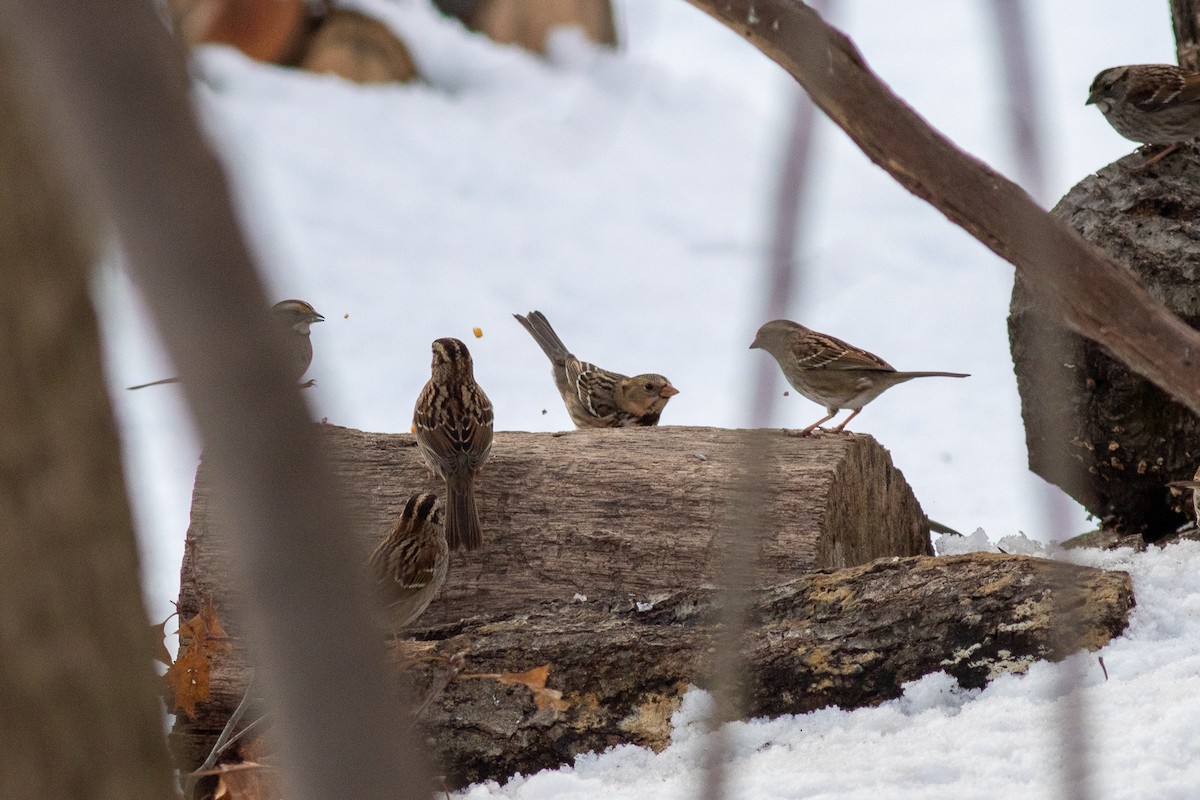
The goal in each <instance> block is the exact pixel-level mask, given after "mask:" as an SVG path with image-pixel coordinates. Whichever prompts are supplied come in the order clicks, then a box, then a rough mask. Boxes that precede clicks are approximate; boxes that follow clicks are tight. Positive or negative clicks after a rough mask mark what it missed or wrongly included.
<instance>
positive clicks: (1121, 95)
mask: <svg viewBox="0 0 1200 800" xmlns="http://www.w3.org/2000/svg"><path fill="white" fill-rule="evenodd" d="M1086 105H1095V106H1096V107H1097V108H1099V109H1100V111H1101V113H1103V114H1104V118H1105V119H1107V120H1108V123H1109V124H1110V125H1112V126H1113V128H1115V129H1116V131H1117V133H1119V134H1121V135H1122V136H1124V137H1125V138H1126V139H1132V140H1133V141H1135V142H1140V143H1142V144H1147V145H1168V147H1167V148H1166V149H1164V150H1163V151H1162V152H1160V153H1158V154H1157V155H1155V156H1153V157H1152V158H1149V159H1147V160H1146V162H1145V163H1144V164H1142V165H1141V166H1140V167H1138V169H1139V170H1141V169H1145V168H1146V167H1149V166H1150V165H1152V164H1154V163H1155V162H1157V161H1158V160H1159V159H1161V158H1163V157H1164V156H1166V155H1167V154H1168V153H1171V152H1173V151H1174V150H1175V149H1176V148H1178V146H1179V145H1180V144H1182V143H1184V142H1190V141H1193V140H1194V139H1195V138H1196V137H1197V136H1200V73H1197V72H1192V71H1191V70H1186V69H1183V68H1181V67H1177V66H1175V65H1173V64H1131V65H1127V66H1123V67H1110V68H1109V69H1106V70H1104V71H1102V72H1101V73H1100V74H1099V75H1097V76H1096V78H1095V80H1093V81H1092V86H1091V89H1090V90H1089V92H1088V99H1087V103H1086Z"/></svg>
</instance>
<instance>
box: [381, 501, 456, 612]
mask: <svg viewBox="0 0 1200 800" xmlns="http://www.w3.org/2000/svg"><path fill="white" fill-rule="evenodd" d="M437 499H438V498H437V495H436V494H415V495H413V496H412V497H410V498H408V502H407V503H405V504H404V510H403V511H401V512H400V518H399V519H397V520H396V524H395V525H393V526H392V530H391V532H390V533H388V535H387V536H385V537H383V540H382V541H381V542H380V543H379V545H378V546H377V547H376V548H375V550H374V552H372V553H371V559H370V562H369V564H370V568H371V574H372V576H373V577H374V578H375V589H376V596H377V597H378V599H379V602H380V605H381V606H382V608H383V610H384V613H385V614H386V616H387V622H388V625H389V626H390V627H391V629H392V630H393V631H398V630H401V629H402V628H407V627H408V626H409V625H411V624H412V623H413V622H415V621H416V620H417V618H418V617H420V616H421V613H422V612H424V611H425V608H426V607H427V606H428V605H429V602H430V601H431V600H433V598H434V596H435V595H437V593H438V591H439V590H440V589H441V588H442V583H444V582H445V580H446V569H447V567H448V566H449V563H450V548H449V546H448V545H447V544H446V534H445V531H444V529H443V527H442V510H441V509H440V508H438V506H437Z"/></svg>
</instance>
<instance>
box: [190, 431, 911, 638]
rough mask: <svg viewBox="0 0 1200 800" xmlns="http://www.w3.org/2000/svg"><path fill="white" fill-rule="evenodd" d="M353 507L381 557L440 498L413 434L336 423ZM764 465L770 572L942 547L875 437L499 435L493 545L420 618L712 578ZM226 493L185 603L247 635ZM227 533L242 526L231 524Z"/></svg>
mask: <svg viewBox="0 0 1200 800" xmlns="http://www.w3.org/2000/svg"><path fill="white" fill-rule="evenodd" d="M323 432H324V433H325V434H326V436H327V439H326V441H327V443H328V452H329V455H330V458H331V461H332V463H333V466H334V470H335V473H336V475H337V477H338V479H339V480H340V482H341V484H342V486H343V487H344V492H345V493H346V495H347V496H348V498H349V500H348V502H347V506H348V507H349V508H351V509H352V513H353V514H354V516H355V520H354V522H355V523H356V524H355V529H354V532H353V536H348V537H347V543H346V545H347V546H348V547H355V548H359V549H360V550H361V552H362V560H363V564H364V565H365V564H366V559H367V554H368V553H369V552H370V549H371V548H372V547H374V545H375V544H376V543H377V542H378V540H379V537H381V536H383V534H384V533H385V532H386V531H387V530H388V529H389V527H390V526H391V523H392V522H393V521H394V520H395V518H396V516H397V515H398V514H399V511H400V509H401V508H402V507H403V505H404V502H405V500H407V499H408V497H409V496H410V495H411V494H412V493H414V492H418V491H434V492H438V493H439V494H440V493H442V486H441V485H440V484H439V482H437V481H436V480H435V479H434V478H432V476H431V475H430V473H429V471H428V470H427V469H426V468H425V466H424V463H423V462H422V460H421V457H420V455H419V453H418V451H417V448H416V442H415V441H414V439H413V437H412V435H411V434H381V433H366V432H363V431H357V430H353V429H350V428H339V427H336V426H332V425H326V426H323ZM747 451H750V452H752V453H754V457H755V458H757V459H762V460H763V461H764V462H765V464H764V466H765V467H766V469H765V474H766V475H767V484H768V485H767V490H768V495H769V496H770V497H771V501H770V504H769V507H768V508H767V509H766V510H765V517H764V521H765V524H766V526H767V529H768V530H767V532H766V535H765V536H764V537H763V540H762V541H763V544H762V550H761V553H760V556H759V561H760V583H761V584H762V585H767V584H772V583H780V582H782V581H785V580H788V579H790V578H793V577H795V576H797V575H801V574H804V573H806V572H811V571H813V570H817V569H826V568H835V567H845V566H853V565H855V564H863V563H866V562H868V561H871V560H873V559H876V558H881V557H884V556H911V555H928V554H931V552H932V550H931V549H930V544H929V535H928V533H929V531H928V522H927V520H926V518H925V515H924V513H923V512H922V511H921V507H920V505H919V504H918V503H917V501H916V498H914V497H913V494H912V490H911V489H910V487H909V486H908V484H907V482H905V480H904V476H903V474H901V473H900V471H899V470H897V469H896V468H895V467H894V466H893V465H892V462H891V458H890V456H889V455H888V452H887V451H886V450H885V449H884V448H883V447H881V446H880V445H879V444H878V443H877V442H876V441H875V440H874V439H872V438H871V437H870V436H863V435H857V434H856V435H851V436H826V437H821V438H812V439H805V438H797V437H795V436H788V435H785V433H783V432H781V431H777V430H773V431H745V430H724V429H718V428H682V427H662V428H637V429H627V430H603V431H570V432H567V433H561V434H551V433H522V432H514V431H501V432H497V433H496V437H495V444H494V446H493V448H492V455H491V458H490V459H489V461H488V462H487V464H486V466H485V467H484V472H483V473H482V474H481V475H480V476H479V478H478V480H477V481H476V484H477V488H476V491H477V498H478V503H479V514H480V519H481V520H482V523H483V531H484V547H483V549H482V550H479V551H476V552H473V553H457V554H455V555H454V556H453V559H452V561H451V565H450V577H449V579H448V580H447V581H446V585H445V588H444V589H443V590H442V593H441V595H440V596H439V597H438V598H437V599H436V600H435V601H434V603H433V604H432V605H431V606H430V607H429V609H428V610H427V611H426V612H425V616H424V617H422V624H436V623H441V622H452V621H455V620H458V619H461V618H464V617H469V616H474V615H478V614H505V613H512V612H516V611H520V610H524V609H527V608H530V607H531V606H533V605H534V604H536V603H539V602H544V601H555V600H560V601H567V600H570V599H571V598H572V597H574V596H575V595H577V594H579V595H585V596H596V595H607V596H618V597H629V598H634V599H638V600H644V599H646V598H648V597H650V596H653V595H661V594H664V593H669V592H673V591H677V590H679V589H683V588H688V587H692V586H698V585H702V584H704V583H706V582H709V583H711V582H712V580H713V576H714V574H715V569H714V566H715V565H714V560H715V559H716V558H717V557H718V555H717V552H716V548H715V547H714V546H713V537H714V536H715V535H716V533H717V532H718V531H719V530H720V529H721V527H722V526H723V525H724V524H725V521H726V519H727V515H728V514H729V513H730V509H731V503H732V500H733V498H734V497H735V496H736V494H737V492H738V490H739V483H740V481H741V477H740V476H741V475H742V470H743V469H744V467H745V465H744V463H743V455H744V453H745V452H747ZM221 516H222V515H221V502H220V498H219V497H218V496H216V495H215V494H214V491H213V488H212V486H211V485H210V482H209V480H208V477H207V474H206V470H205V467H204V465H203V464H201V467H200V470H199V472H198V473H197V476H196V488H195V493H194V495H193V500H192V519H191V525H190V527H189V529H188V534H187V542H186V547H185V553H184V561H183V570H182V575H181V586H180V610H181V613H183V614H184V615H185V616H190V615H191V614H194V613H196V611H197V610H198V609H199V605H200V601H201V600H203V599H212V600H215V601H217V602H219V603H220V605H221V607H222V608H223V609H224V610H225V613H226V615H230V614H232V616H231V618H230V619H229V620H228V622H229V624H230V630H231V632H234V633H236V632H237V628H238V623H237V607H238V598H237V597H236V596H235V594H234V593H233V591H232V588H231V587H232V585H233V581H232V580H231V579H230V565H229V563H228V561H229V559H228V549H227V547H226V546H225V545H224V544H223V542H222V536H223V532H222V530H221V526H220V519H221ZM225 533H229V532H225Z"/></svg>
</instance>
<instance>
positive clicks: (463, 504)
mask: <svg viewBox="0 0 1200 800" xmlns="http://www.w3.org/2000/svg"><path fill="white" fill-rule="evenodd" d="M446 543H447V544H448V545H449V546H450V549H451V550H452V551H453V550H458V549H459V548H465V549H467V550H478V549H479V548H480V547H482V546H483V532H482V531H481V530H480V527H479V514H478V512H477V511H476V509H475V487H474V485H473V482H472V480H471V478H461V477H450V478H447V479H446Z"/></svg>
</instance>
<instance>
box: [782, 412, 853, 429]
mask: <svg viewBox="0 0 1200 800" xmlns="http://www.w3.org/2000/svg"><path fill="white" fill-rule="evenodd" d="M825 410H826V411H828V412H829V413H828V414H826V415H825V416H823V417H821V418H820V419H819V420H817V421H816V422H814V423H813V424H812V425H809V426H808V427H807V428H805V429H804V430H802V431H800V433H798V434H796V435H797V436H812V432H813V431H815V430H816V429H817V428H819V427H821V423H822V422H828V421H829V420H831V419H833V418H834V417H835V416H837V412H838V411H840V410H841V409H837V408H827V409H825ZM851 416H854V415H853V414H851Z"/></svg>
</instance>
